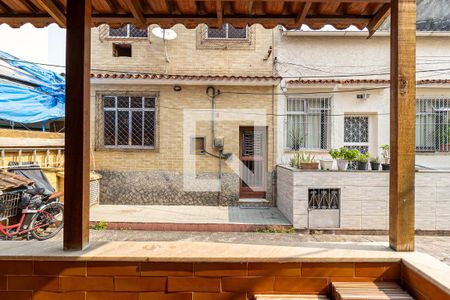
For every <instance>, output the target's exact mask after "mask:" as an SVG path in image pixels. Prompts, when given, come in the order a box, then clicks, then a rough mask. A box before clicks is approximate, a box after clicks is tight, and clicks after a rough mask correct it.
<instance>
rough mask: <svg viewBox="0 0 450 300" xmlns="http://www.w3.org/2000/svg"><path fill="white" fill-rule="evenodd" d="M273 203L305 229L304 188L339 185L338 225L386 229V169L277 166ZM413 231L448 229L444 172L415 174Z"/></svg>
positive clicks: (449, 190)
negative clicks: (326, 170) (306, 168)
mask: <svg viewBox="0 0 450 300" xmlns="http://www.w3.org/2000/svg"><path fill="white" fill-rule="evenodd" d="M278 170H281V171H280V172H278V174H277V184H278V185H285V186H286V188H285V189H284V190H280V189H278V194H277V205H278V206H279V207H282V208H284V207H289V206H292V211H290V210H286V209H282V210H281V211H282V212H283V213H285V214H289V216H288V218H291V219H293V224H294V227H295V228H308V188H339V189H340V191H341V202H340V228H342V229H352V230H353V229H356V230H387V229H388V224H389V221H388V220H389V205H388V203H389V173H388V172H373V171H367V172H364V171H362V172H358V171H347V172H338V171H331V172H324V171H315V172H302V171H301V170H297V171H292V170H291V169H290V168H285V167H278ZM415 193H416V210H415V213H416V216H415V224H416V229H417V230H450V209H449V208H450V196H449V195H450V182H449V180H448V173H444V172H426V171H423V172H417V173H416V189H415Z"/></svg>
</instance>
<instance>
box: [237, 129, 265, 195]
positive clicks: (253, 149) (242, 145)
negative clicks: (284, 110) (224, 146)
mask: <svg viewBox="0 0 450 300" xmlns="http://www.w3.org/2000/svg"><path fill="white" fill-rule="evenodd" d="M239 159H240V160H241V162H242V164H240V170H239V171H240V174H239V175H240V187H239V196H240V197H241V198H264V197H265V196H266V178H267V129H266V127H240V128H239Z"/></svg>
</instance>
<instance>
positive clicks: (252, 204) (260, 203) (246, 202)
mask: <svg viewBox="0 0 450 300" xmlns="http://www.w3.org/2000/svg"><path fill="white" fill-rule="evenodd" d="M238 205H239V207H240V208H265V207H271V203H270V201H268V200H266V199H264V198H240V199H239V201H238Z"/></svg>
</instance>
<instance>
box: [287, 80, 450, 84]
mask: <svg viewBox="0 0 450 300" xmlns="http://www.w3.org/2000/svg"><path fill="white" fill-rule="evenodd" d="M389 83H390V80H388V79H297V80H289V81H288V84H294V85H308V84H389ZM426 84H450V79H423V80H418V81H417V85H426Z"/></svg>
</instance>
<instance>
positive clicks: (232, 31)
mask: <svg viewBox="0 0 450 300" xmlns="http://www.w3.org/2000/svg"><path fill="white" fill-rule="evenodd" d="M247 38H248V27H247V26H245V27H244V28H234V27H233V26H232V25H230V24H224V25H223V26H222V28H209V27H208V28H207V31H206V39H218V40H246V39H247Z"/></svg>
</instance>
